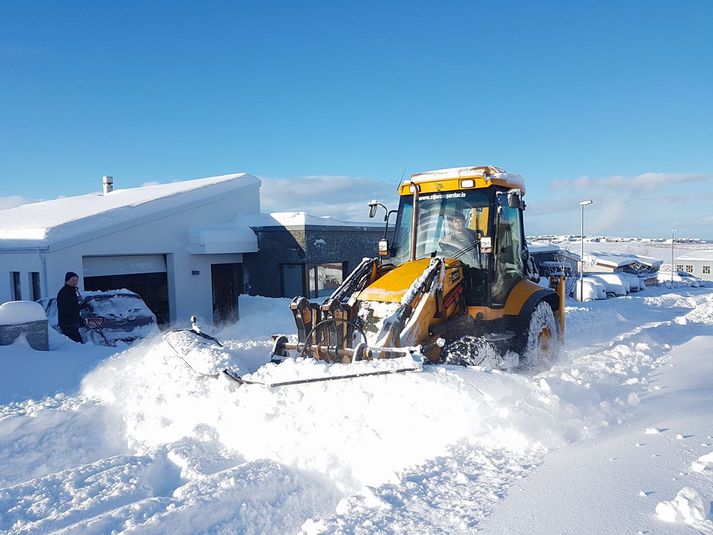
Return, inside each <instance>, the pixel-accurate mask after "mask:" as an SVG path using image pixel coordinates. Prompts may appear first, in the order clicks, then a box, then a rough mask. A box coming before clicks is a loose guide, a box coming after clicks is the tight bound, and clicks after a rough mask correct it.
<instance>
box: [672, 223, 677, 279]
mask: <svg viewBox="0 0 713 535" xmlns="http://www.w3.org/2000/svg"><path fill="white" fill-rule="evenodd" d="M675 242H676V229H673V230H672V231H671V288H673V265H674V264H673V244H674V243H675Z"/></svg>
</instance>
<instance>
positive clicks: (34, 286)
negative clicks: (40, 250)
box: [30, 271, 42, 301]
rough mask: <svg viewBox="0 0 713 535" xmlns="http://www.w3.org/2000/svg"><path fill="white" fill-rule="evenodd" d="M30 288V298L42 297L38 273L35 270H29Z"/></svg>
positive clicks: (35, 299)
mask: <svg viewBox="0 0 713 535" xmlns="http://www.w3.org/2000/svg"><path fill="white" fill-rule="evenodd" d="M30 290H31V291H32V300H33V301H37V300H38V299H40V298H41V297H42V290H41V289H40V274H39V272H37V271H31V272H30Z"/></svg>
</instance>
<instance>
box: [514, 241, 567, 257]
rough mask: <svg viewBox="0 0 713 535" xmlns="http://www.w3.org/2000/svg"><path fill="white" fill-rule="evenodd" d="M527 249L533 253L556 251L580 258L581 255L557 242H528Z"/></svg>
mask: <svg viewBox="0 0 713 535" xmlns="http://www.w3.org/2000/svg"><path fill="white" fill-rule="evenodd" d="M527 249H528V250H529V251H530V253H531V254H542V253H556V254H561V255H563V256H566V257H569V258H572V259H576V260H579V255H578V254H577V253H575V252H572V251H569V250H567V249H565V248H563V247H560V246H559V245H557V244H556V243H538V242H527Z"/></svg>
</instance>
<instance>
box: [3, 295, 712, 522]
mask: <svg viewBox="0 0 713 535" xmlns="http://www.w3.org/2000/svg"><path fill="white" fill-rule="evenodd" d="M288 303H289V300H286V299H265V298H246V299H242V300H241V303H240V309H241V316H242V318H243V319H242V320H241V321H240V322H239V324H238V325H236V326H233V327H230V328H227V329H225V330H223V331H222V332H218V333H216V334H217V336H218V338H219V339H221V340H222V341H224V347H223V348H222V349H221V348H215V347H213V348H211V347H205V348H199V349H197V350H194V351H192V352H191V353H190V354H189V355H188V357H187V360H186V361H184V360H181V359H180V358H179V357H177V356H176V353H175V351H174V349H173V348H172V347H170V346H169V345H168V344H167V343H166V342H165V341H162V339H161V338H160V337H154V338H151V339H147V340H144V341H142V342H141V343H139V344H137V345H134V346H132V347H124V348H123V350H122V349H121V348H106V347H100V346H89V345H84V346H82V345H78V344H74V343H73V342H70V341H69V340H67V339H66V338H64V337H62V336H60V335H57V334H56V333H53V334H52V336H51V338H50V347H51V349H52V351H50V352H45V353H42V352H36V351H34V350H32V349H30V348H29V347H28V346H27V345H26V344H24V343H23V341H22V340H20V341H18V342H17V343H15V344H14V345H12V346H6V347H0V363H1V364H2V374H0V403H2V405H0V533H6V532H7V533H18V534H19V533H23V534H25V533H27V534H29V533H37V534H40V533H41V534H44V533H54V532H56V533H81V534H85V533H86V534H104V533H115V532H121V533H156V534H164V533H214V534H219V533H280V534H281V533H302V534H305V535H306V534H310V535H311V534H318V533H443V534H451V533H472V532H482V533H492V534H500V533H517V534H519V533H527V534H531V533H542V534H550V533H577V534H586V533H591V534H600V533H651V534H654V533H696V532H699V533H711V534H713V518H712V517H711V500H713V411H712V410H711V405H713V328H712V326H713V289H711V288H678V289H667V288H654V289H652V288H648V289H647V290H645V291H643V292H640V293H638V294H631V295H629V296H626V297H620V298H617V299H610V300H606V301H595V302H590V303H578V302H574V301H572V302H570V303H568V304H569V306H568V307H567V311H566V321H567V327H566V330H567V332H566V343H565V347H564V351H563V354H562V356H561V358H560V360H559V361H558V362H557V363H556V364H555V365H554V366H552V367H551V368H548V369H543V370H539V371H538V372H537V373H534V372H531V373H504V372H499V371H493V370H487V369H473V368H462V367H456V366H449V367H440V366H431V367H425V368H424V370H423V372H420V373H406V374H398V375H389V376H376V377H369V378H362V379H356V380H345V381H333V382H324V383H314V384H307V385H300V386H292V387H284V388H266V387H263V386H259V385H244V386H238V385H237V383H235V382H233V381H231V380H230V379H228V378H227V377H225V376H222V375H220V374H217V376H214V375H216V372H218V371H219V370H220V368H221V367H222V366H231V367H233V368H235V369H238V370H239V372H240V373H241V374H245V373H249V372H253V371H255V370H256V369H257V368H258V367H259V366H260V365H261V364H262V363H264V362H265V361H266V360H267V358H268V356H269V353H270V346H271V339H270V335H271V334H273V333H279V332H284V333H291V332H293V329H294V327H293V322H292V318H291V314H290V312H289V310H288ZM173 344H174V346H178V347H177V349H179V350H180V349H181V340H180V339H176V340H174V341H173ZM117 349H118V352H117ZM320 366H321V365H319V364H318V363H315V362H312V361H309V362H307V361H306V362H303V363H285V364H282V365H280V366H279V367H274V366H272V367H270V368H268V369H267V371H263V372H262V373H261V374H256V376H258V375H259V376H260V377H263V378H264V377H265V376H266V375H270V374H272V375H273V377H280V376H284V375H286V374H291V375H298V376H307V375H309V374H313V373H316V372H319V371H321V369H320ZM331 371H334V370H331Z"/></svg>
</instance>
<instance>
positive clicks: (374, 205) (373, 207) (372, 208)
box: [369, 199, 379, 219]
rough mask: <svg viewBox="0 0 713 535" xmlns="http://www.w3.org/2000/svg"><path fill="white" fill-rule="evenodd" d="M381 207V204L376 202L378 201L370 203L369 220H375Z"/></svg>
mask: <svg viewBox="0 0 713 535" xmlns="http://www.w3.org/2000/svg"><path fill="white" fill-rule="evenodd" d="M378 206H379V203H378V202H376V199H372V200H371V201H369V219H373V218H374V216H375V215H376V209H377V207H378Z"/></svg>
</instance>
